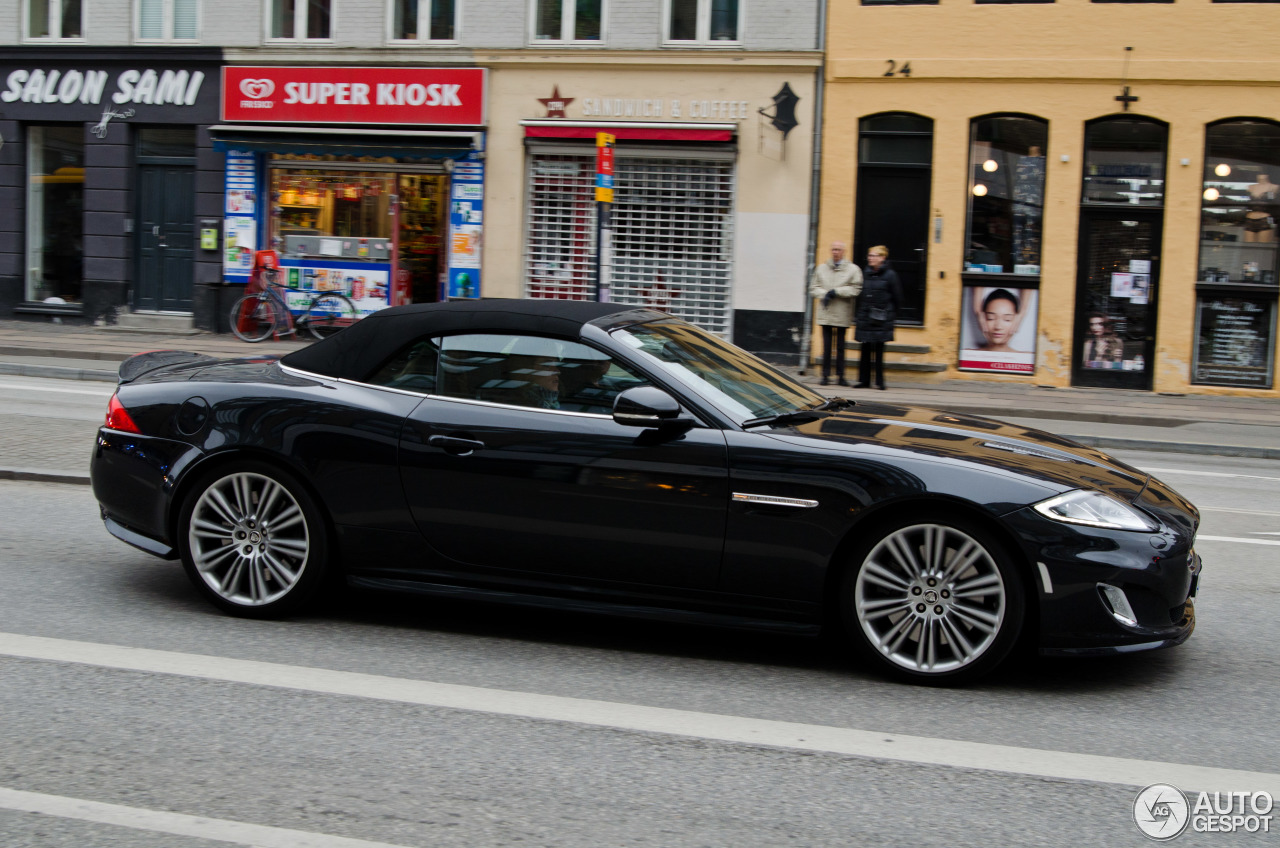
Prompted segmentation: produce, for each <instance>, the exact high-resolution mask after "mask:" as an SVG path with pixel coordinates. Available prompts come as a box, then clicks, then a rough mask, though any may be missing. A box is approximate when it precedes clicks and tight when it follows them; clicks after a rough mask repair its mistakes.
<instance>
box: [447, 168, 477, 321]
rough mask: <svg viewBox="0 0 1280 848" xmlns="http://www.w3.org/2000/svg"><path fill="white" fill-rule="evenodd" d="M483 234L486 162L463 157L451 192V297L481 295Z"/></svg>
mask: <svg viewBox="0 0 1280 848" xmlns="http://www.w3.org/2000/svg"><path fill="white" fill-rule="evenodd" d="M483 237H484V162H483V161H480V160H476V161H471V160H459V161H458V162H456V163H454V166H453V184H452V188H451V190H450V192H449V278H448V292H447V295H448V299H449V300H457V299H468V298H478V297H480V256H481V249H482V248H483V245H484V238H483Z"/></svg>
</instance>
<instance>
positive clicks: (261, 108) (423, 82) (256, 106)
mask: <svg viewBox="0 0 1280 848" xmlns="http://www.w3.org/2000/svg"><path fill="white" fill-rule="evenodd" d="M222 92H223V96H222V120H224V121H253V122H258V123H271V124H312V123H323V124H435V125H441V124H444V125H450V126H479V125H482V124H484V122H485V109H484V94H485V70H484V69H483V68H277V67H262V68H254V67H224V68H223V69H222Z"/></svg>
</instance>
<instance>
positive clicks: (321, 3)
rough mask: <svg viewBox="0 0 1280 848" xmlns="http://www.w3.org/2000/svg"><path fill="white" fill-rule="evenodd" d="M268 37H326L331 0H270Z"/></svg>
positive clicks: (291, 38)
mask: <svg viewBox="0 0 1280 848" xmlns="http://www.w3.org/2000/svg"><path fill="white" fill-rule="evenodd" d="M268 8H269V9H270V10H271V22H270V37H271V38H278V39H288V40H299V41H300V40H311V39H327V38H329V37H330V26H331V22H332V17H333V8H332V0H271V5H270V6H269V7H268Z"/></svg>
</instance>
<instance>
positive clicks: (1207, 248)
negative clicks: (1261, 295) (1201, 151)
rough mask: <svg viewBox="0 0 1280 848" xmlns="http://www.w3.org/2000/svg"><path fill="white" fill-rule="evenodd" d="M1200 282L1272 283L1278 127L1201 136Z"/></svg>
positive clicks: (1217, 127) (1213, 130)
mask: <svg viewBox="0 0 1280 848" xmlns="http://www.w3.org/2000/svg"><path fill="white" fill-rule="evenodd" d="M1202 198H1203V199H1202V201H1201V203H1202V207H1201V215H1200V280H1201V281H1202V282H1208V283H1249V284H1253V285H1267V286H1275V285H1276V283H1277V270H1278V269H1277V265H1276V250H1277V247H1278V246H1280V241H1278V240H1277V238H1276V226H1277V224H1278V223H1280V124H1275V123H1272V122H1270V121H1227V122H1224V123H1220V124H1214V125H1213V126H1211V127H1209V129H1208V131H1207V132H1206V134H1205V157H1204V186H1203V189H1202Z"/></svg>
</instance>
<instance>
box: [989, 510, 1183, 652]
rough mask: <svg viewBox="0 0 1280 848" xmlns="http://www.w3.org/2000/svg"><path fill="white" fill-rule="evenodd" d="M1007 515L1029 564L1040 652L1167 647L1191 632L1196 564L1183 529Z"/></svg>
mask: <svg viewBox="0 0 1280 848" xmlns="http://www.w3.org/2000/svg"><path fill="white" fill-rule="evenodd" d="M1009 518H1010V519H1011V524H1012V525H1013V526H1014V527H1015V530H1016V531H1017V532H1018V534H1019V537H1020V539H1021V541H1022V543H1023V547H1024V550H1025V551H1026V554H1027V555H1028V557H1030V558H1031V561H1032V562H1033V563H1035V571H1034V572H1033V573H1034V575H1035V580H1036V583H1037V586H1036V589H1037V592H1036V594H1037V596H1038V598H1039V601H1040V604H1039V614H1040V615H1039V618H1040V640H1039V641H1040V652H1041V653H1043V654H1057V655H1076V656H1078V655H1088V654H1118V653H1129V652H1133V651H1145V650H1153V649H1156V648H1167V647H1172V646H1174V645H1179V644H1181V643H1183V642H1185V641H1186V640H1187V639H1188V638H1189V637H1190V636H1191V633H1192V632H1193V631H1194V630H1195V625H1196V616H1195V591H1196V588H1197V586H1198V583H1199V578H1200V571H1201V567H1202V566H1201V561H1200V557H1199V556H1198V555H1197V554H1196V553H1195V551H1194V550H1193V549H1192V548H1191V538H1192V537H1191V535H1190V532H1188V528H1187V527H1185V526H1183V527H1177V526H1173V525H1171V524H1166V525H1165V526H1164V527H1162V528H1161V530H1160V531H1159V532H1157V533H1134V532H1127V531H1116V530H1104V529H1101V528H1092V527H1084V526H1075V525H1065V524H1060V523H1058V522H1054V521H1051V520H1050V519H1047V518H1044V517H1043V516H1040V515H1039V514H1038V513H1036V512H1035V511H1034V510H1030V509H1027V510H1020V511H1018V512H1017V513H1015V514H1014V515H1013V516H1010V517H1009ZM1191 531H1192V532H1193V531H1194V527H1192V528H1191Z"/></svg>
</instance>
